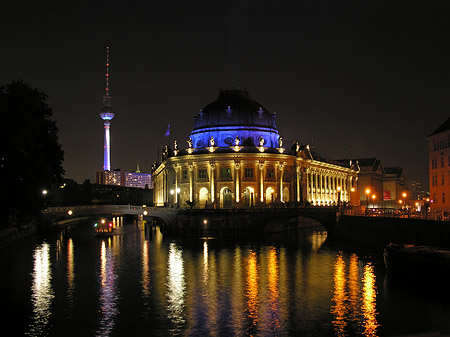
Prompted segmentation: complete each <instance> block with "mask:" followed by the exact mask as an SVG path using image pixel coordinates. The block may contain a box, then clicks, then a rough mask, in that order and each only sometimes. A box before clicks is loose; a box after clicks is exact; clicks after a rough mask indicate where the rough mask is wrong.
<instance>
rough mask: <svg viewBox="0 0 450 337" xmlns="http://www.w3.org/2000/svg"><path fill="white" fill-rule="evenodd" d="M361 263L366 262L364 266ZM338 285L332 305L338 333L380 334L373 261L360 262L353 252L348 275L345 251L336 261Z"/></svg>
mask: <svg viewBox="0 0 450 337" xmlns="http://www.w3.org/2000/svg"><path fill="white" fill-rule="evenodd" d="M360 265H364V267H363V270H361V269H360ZM333 280H334V289H333V298H332V301H333V302H334V305H333V306H332V307H331V313H332V314H333V317H334V319H333V321H332V324H333V327H334V331H335V334H336V336H348V335H354V334H361V335H364V336H377V328H378V327H379V324H378V322H377V319H376V316H377V314H378V312H377V309H376V284H375V282H376V277H375V272H374V268H373V266H372V265H371V264H370V263H365V264H364V263H362V262H361V263H360V262H359V261H358V257H357V256H356V255H355V254H353V255H351V256H350V262H349V267H348V275H347V272H346V262H345V260H344V257H343V255H342V253H340V254H338V255H337V256H336V260H335V262H334V274H333Z"/></svg>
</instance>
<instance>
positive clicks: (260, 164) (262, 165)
mask: <svg viewBox="0 0 450 337" xmlns="http://www.w3.org/2000/svg"><path fill="white" fill-rule="evenodd" d="M258 167H259V177H260V178H259V180H260V185H259V189H260V192H259V193H260V197H259V200H260V201H261V202H264V174H263V170H264V162H262V163H261V162H260V163H259V165H258Z"/></svg>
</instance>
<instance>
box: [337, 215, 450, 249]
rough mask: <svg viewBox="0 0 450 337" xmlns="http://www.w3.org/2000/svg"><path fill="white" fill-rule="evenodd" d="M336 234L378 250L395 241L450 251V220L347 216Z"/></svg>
mask: <svg viewBox="0 0 450 337" xmlns="http://www.w3.org/2000/svg"><path fill="white" fill-rule="evenodd" d="M334 234H335V236H336V237H337V238H341V239H346V240H349V241H353V242H356V243H360V244H364V245H366V246H368V247H371V248H375V249H384V247H386V246H387V245H388V244H389V243H391V242H394V243H398V244H409V245H421V246H431V247H439V248H444V249H450V222H449V221H437V220H423V219H408V218H382V217H362V216H348V215H343V216H342V217H341V219H340V221H339V222H338V223H337V224H336V226H335V233H334Z"/></svg>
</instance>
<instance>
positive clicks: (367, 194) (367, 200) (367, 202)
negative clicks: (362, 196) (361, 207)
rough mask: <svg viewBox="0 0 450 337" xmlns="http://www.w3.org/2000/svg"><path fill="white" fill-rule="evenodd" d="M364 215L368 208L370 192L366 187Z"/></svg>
mask: <svg viewBox="0 0 450 337" xmlns="http://www.w3.org/2000/svg"><path fill="white" fill-rule="evenodd" d="M365 192H366V215H367V209H368V208H369V194H370V188H366V191H365Z"/></svg>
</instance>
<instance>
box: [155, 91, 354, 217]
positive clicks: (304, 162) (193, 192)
mask: <svg viewBox="0 0 450 337" xmlns="http://www.w3.org/2000/svg"><path fill="white" fill-rule="evenodd" d="M275 119H276V114H275V113H270V112H269V111H268V110H267V109H266V108H264V106H263V105H261V104H260V103H258V102H255V101H253V100H251V99H250V98H249V97H248V93H247V92H246V91H242V90H227V91H222V92H220V94H219V98H218V99H217V100H216V101H214V102H212V103H211V104H209V105H207V106H206V107H205V108H204V109H203V110H201V111H200V113H199V114H198V115H196V116H194V120H195V122H194V129H193V130H192V132H191V134H190V137H189V139H188V141H187V148H184V149H181V148H178V144H177V142H175V144H174V146H173V149H171V148H169V147H168V146H167V145H166V147H165V148H164V151H163V155H162V162H161V164H159V165H156V163H155V164H154V166H153V184H154V190H153V192H154V203H155V206H174V207H190V206H193V207H195V208H204V207H207V208H239V207H252V206H261V207H264V206H268V205H270V204H273V203H275V204H281V203H284V204H287V205H308V204H310V205H314V206H332V205H337V204H338V202H342V203H351V201H352V198H353V197H354V196H353V195H355V196H358V201H359V194H358V193H357V192H356V190H357V179H358V172H359V168H358V165H357V163H352V162H351V161H330V160H324V159H321V158H319V157H318V156H317V155H315V154H314V153H313V152H312V151H311V149H310V148H309V146H308V145H307V146H302V145H299V144H298V142H295V143H294V144H293V145H292V146H290V145H289V146H287V147H285V144H284V143H283V140H282V137H281V136H280V135H279V134H278V130H277V127H276V124H275Z"/></svg>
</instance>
